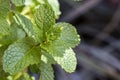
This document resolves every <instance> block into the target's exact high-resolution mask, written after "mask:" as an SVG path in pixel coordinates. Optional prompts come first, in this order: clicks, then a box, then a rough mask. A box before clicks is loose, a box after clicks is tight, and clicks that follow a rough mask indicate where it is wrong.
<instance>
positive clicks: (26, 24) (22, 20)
mask: <svg viewBox="0 0 120 80" xmlns="http://www.w3.org/2000/svg"><path fill="white" fill-rule="evenodd" d="M14 18H15V21H16V23H17V24H18V25H20V26H21V27H22V28H23V29H24V31H25V32H26V33H27V35H28V36H30V37H31V36H32V37H34V30H33V24H32V22H31V21H30V20H29V19H28V18H26V17H24V16H23V15H21V14H17V13H16V14H15V17H14Z"/></svg>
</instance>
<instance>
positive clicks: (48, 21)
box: [35, 4, 55, 42]
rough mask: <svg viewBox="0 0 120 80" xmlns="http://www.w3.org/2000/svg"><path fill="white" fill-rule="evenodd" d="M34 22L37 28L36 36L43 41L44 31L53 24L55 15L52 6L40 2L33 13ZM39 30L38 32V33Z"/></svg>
mask: <svg viewBox="0 0 120 80" xmlns="http://www.w3.org/2000/svg"><path fill="white" fill-rule="evenodd" d="M35 23H36V26H37V27H38V28H37V33H36V34H37V37H38V38H39V41H40V42H41V41H43V40H42V38H43V37H44V35H45V33H46V32H47V31H48V30H49V29H50V28H51V27H52V26H53V25H54V24H55V15H54V11H53V10H52V8H51V7H50V6H49V5H47V4H41V5H40V6H39V8H38V9H37V10H36V13H35ZM39 32H40V33H39Z"/></svg>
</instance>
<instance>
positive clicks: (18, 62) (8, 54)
mask: <svg viewBox="0 0 120 80" xmlns="http://www.w3.org/2000/svg"><path fill="white" fill-rule="evenodd" d="M39 59H40V53H39V51H38V49H36V47H35V46H34V43H33V41H32V40H31V39H29V38H25V39H23V40H22V41H18V42H16V43H14V44H12V45H10V46H9V47H8V49H7V50H6V51H5V54H4V56H3V68H4V70H5V71H6V72H9V73H10V74H16V73H18V72H19V71H21V70H23V69H24V68H26V67H27V66H29V65H30V64H36V63H39V61H40V60H39Z"/></svg>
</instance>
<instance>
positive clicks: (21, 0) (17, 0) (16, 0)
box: [12, 0, 25, 6]
mask: <svg viewBox="0 0 120 80" xmlns="http://www.w3.org/2000/svg"><path fill="white" fill-rule="evenodd" d="M12 3H13V4H15V5H16V6H23V5H24V4H25V0H12Z"/></svg>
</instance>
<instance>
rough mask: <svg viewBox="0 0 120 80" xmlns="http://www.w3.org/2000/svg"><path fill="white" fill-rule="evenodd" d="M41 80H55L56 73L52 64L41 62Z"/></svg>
mask: <svg viewBox="0 0 120 80" xmlns="http://www.w3.org/2000/svg"><path fill="white" fill-rule="evenodd" d="M39 80H54V72H53V68H52V66H51V65H50V64H47V63H44V62H42V61H41V63H40V79H39Z"/></svg>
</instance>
